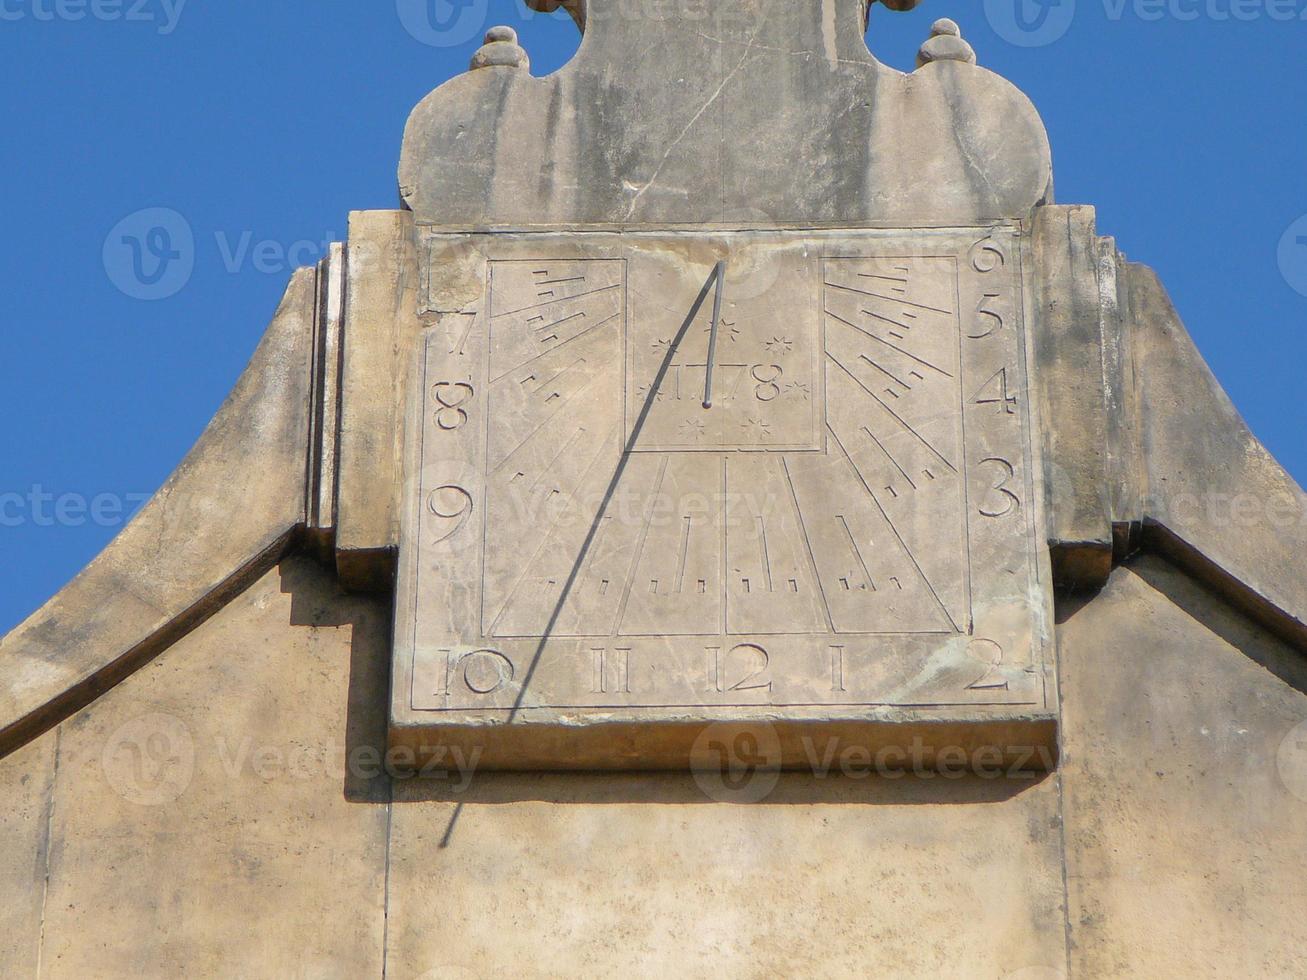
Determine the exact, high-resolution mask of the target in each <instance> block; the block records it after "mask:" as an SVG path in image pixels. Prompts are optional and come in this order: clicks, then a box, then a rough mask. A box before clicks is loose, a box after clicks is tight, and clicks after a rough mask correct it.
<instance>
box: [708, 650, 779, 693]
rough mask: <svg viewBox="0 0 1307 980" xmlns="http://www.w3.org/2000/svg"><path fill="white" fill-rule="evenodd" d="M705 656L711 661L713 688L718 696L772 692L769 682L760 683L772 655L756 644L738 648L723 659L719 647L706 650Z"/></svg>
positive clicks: (762, 681)
mask: <svg viewBox="0 0 1307 980" xmlns="http://www.w3.org/2000/svg"><path fill="white" fill-rule="evenodd" d="M708 652H709V653H711V654H712V658H713V660H712V663H713V687H714V688H715V689H716V691H717V693H718V694H726V693H727V692H729V691H770V690H771V681H767V680H763V679H762V677H763V675H764V674H766V673H767V668H768V666H770V664H771V655H770V654H769V653H768V652H767V651H766V650H764V649H763V648H762V647H760V646H758V644H756V643H740V644H737V645H736V646H733V647H731V649H730V651H729V652H727V653H726V654H725V655H724V656H723V655H722V648H721V647H709V648H708ZM733 678H735V680H734V681H733V682H732V679H733Z"/></svg>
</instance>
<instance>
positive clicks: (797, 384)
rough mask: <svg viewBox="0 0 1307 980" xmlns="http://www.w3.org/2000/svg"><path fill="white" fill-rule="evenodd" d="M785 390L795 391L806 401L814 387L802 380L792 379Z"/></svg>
mask: <svg viewBox="0 0 1307 980" xmlns="http://www.w3.org/2000/svg"><path fill="white" fill-rule="evenodd" d="M785 390H786V391H792V392H794V393H795V394H796V395H798V396H799V397H800V398H802V399H803V400H804V401H805V402H806V401H807V400H808V396H809V395H811V394H812V388H810V387H809V386H808V385H806V384H804V383H803V382H802V381H791V382H790V383H789V384H787V385H786V386H785Z"/></svg>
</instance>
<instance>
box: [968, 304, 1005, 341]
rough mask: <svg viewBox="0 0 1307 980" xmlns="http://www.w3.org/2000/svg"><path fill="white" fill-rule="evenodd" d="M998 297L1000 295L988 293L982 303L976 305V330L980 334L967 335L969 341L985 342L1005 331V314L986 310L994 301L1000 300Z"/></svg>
mask: <svg viewBox="0 0 1307 980" xmlns="http://www.w3.org/2000/svg"><path fill="white" fill-rule="evenodd" d="M998 296H999V294H998V293H986V294H985V295H984V297H982V299H981V300H980V302H979V303H977V304H976V323H975V329H976V330H977V331H979V332H978V333H969V334H967V337H968V338H969V339H971V340H984V339H985V338H986V337H989V336H992V335H993V334H995V333H997V332H998V331H1000V330H1002V329H1003V314H1002V313H999V312H998V311H997V310H990V309H986V307H987V306H988V305H989V304H990V303H991V302H992V301H994V300H996V299H998ZM984 317H989V319H988V320H986V319H983V318H984Z"/></svg>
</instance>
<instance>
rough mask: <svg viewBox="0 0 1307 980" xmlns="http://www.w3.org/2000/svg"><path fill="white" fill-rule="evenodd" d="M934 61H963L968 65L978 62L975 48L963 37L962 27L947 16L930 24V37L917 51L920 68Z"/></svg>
mask: <svg viewBox="0 0 1307 980" xmlns="http://www.w3.org/2000/svg"><path fill="white" fill-rule="evenodd" d="M932 61H961V62H963V63H964V64H968V65H974V64H975V63H976V52H975V49H974V48H972V47H971V45H970V44H968V43H967V42H966V41H964V40H963V39H962V29H961V28H959V27H958V25H957V24H956V23H955V22H953V21H951V20H949V19H948V18H947V17H944V18H941V19H940V20H937V21H935V23H933V24H932V25H931V26H930V37H929V38H928V39H927V40H926V43H925V44H923V45H922V46H921V50H920V51H918V52H917V67H918V68H920V67H921V66H922V65H928V64H930V63H931V62H932Z"/></svg>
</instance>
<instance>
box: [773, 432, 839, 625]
mask: <svg viewBox="0 0 1307 980" xmlns="http://www.w3.org/2000/svg"><path fill="white" fill-rule="evenodd" d="M781 469H783V470H784V471H785V481H786V483H787V484H788V485H789V488H790V500H791V501H792V502H793V503H794V516H795V518H797V520H798V523H799V532H800V533H801V534H802V535H803V546H804V550H805V551H806V552H807V555H808V564H809V567H810V568H811V569H812V580H813V581H814V582H816V583H817V594H818V595H820V596H821V608H822V612H824V613H825V614H826V625H827V626H829V627H830V631H831V632H832V633H834V632H835V617H834V616H832V615H831V612H830V603H829V602H828V601H827V600H826V587H825V586H823V585H822V584H821V572H819V571H817V557H816V556H815V555H814V554H813V553H812V539H811V538H810V537H808V527H807V525H806V524H805V523H804V522H803V510H802V509H801V508H800V507H799V495H798V494H797V493H795V492H794V477H793V476H792V475H791V474H790V463H789V460H787V459H786V458H785V457H784V456H782V457H781Z"/></svg>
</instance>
